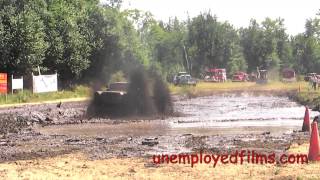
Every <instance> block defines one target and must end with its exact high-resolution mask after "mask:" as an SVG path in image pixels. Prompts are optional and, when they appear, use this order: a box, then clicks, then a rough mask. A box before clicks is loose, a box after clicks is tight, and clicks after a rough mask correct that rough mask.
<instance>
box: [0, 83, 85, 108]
mask: <svg viewBox="0 0 320 180" xmlns="http://www.w3.org/2000/svg"><path fill="white" fill-rule="evenodd" d="M89 95H90V88H88V87H86V86H77V87H75V88H74V89H71V90H63V91H58V92H49V93H38V94H33V93H32V92H31V91H29V90H24V91H23V92H22V91H19V92H18V93H14V94H8V95H7V96H5V95H0V104H16V103H29V102H43V101H52V100H59V99H69V98H82V97H88V96H89Z"/></svg>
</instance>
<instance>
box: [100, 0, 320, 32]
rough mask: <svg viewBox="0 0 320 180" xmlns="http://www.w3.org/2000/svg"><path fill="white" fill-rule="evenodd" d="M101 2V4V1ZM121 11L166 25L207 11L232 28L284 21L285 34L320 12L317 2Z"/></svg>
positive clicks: (208, 3)
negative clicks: (151, 17)
mask: <svg viewBox="0 0 320 180" xmlns="http://www.w3.org/2000/svg"><path fill="white" fill-rule="evenodd" d="M101 1H102V2H103V1H104V0H101ZM123 8H129V9H133V8H136V9H140V10H143V11H150V12H151V13H152V14H154V16H155V18H156V19H161V20H164V21H167V20H168V19H169V17H174V16H177V17H178V18H179V19H186V17H187V13H188V14H189V15H190V17H194V16H196V15H198V14H199V13H200V12H204V11H208V10H210V11H211V13H212V14H215V15H217V16H218V18H219V19H220V20H223V21H229V22H230V23H231V24H233V25H234V26H235V27H246V26H248V24H249V21H250V19H251V18H254V19H257V20H258V21H260V22H261V21H262V20H263V19H264V18H265V17H271V18H278V17H281V18H283V19H285V26H286V28H287V32H288V33H289V34H292V35H295V34H297V33H300V32H303V31H304V24H305V21H306V19H308V18H313V17H315V15H316V13H317V12H318V11H319V9H320V1H319V0H304V1H301V0H291V1H289V0H124V4H123Z"/></svg>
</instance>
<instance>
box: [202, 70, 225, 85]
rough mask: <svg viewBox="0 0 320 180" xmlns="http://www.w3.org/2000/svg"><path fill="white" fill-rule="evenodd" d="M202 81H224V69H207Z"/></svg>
mask: <svg viewBox="0 0 320 180" xmlns="http://www.w3.org/2000/svg"><path fill="white" fill-rule="evenodd" d="M204 81H207V82H225V81H227V73H226V69H209V70H208V71H207V72H206V75H205V78H204Z"/></svg>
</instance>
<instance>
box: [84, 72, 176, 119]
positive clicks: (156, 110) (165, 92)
mask: <svg viewBox="0 0 320 180" xmlns="http://www.w3.org/2000/svg"><path fill="white" fill-rule="evenodd" d="M94 101H95V100H93V102H92V103H91V105H90V106H89V107H88V111H89V110H90V112H92V110H93V109H94V111H95V115H97V116H101V115H103V116H136V115H138V116H154V115H170V114H172V112H173V105H172V101H171V96H170V92H169V89H168V87H167V85H166V83H165V82H163V80H162V79H161V77H160V76H159V75H158V74H156V73H151V72H146V71H145V70H144V69H143V68H141V67H140V68H137V69H135V70H132V71H131V73H130V77H129V86H128V89H127V94H126V97H125V102H124V104H122V105H121V106H119V107H114V106H113V107H111V106H110V105H108V106H104V105H101V104H100V105H99V106H97V105H95V104H96V103H95V102H94ZM106 104H107V102H106ZM111 109H112V110H111Z"/></svg>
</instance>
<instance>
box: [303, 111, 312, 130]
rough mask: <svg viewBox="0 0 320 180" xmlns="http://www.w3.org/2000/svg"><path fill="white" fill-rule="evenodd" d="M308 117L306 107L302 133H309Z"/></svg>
mask: <svg viewBox="0 0 320 180" xmlns="http://www.w3.org/2000/svg"><path fill="white" fill-rule="evenodd" d="M310 129H311V127H310V117H309V108H308V107H307V106H306V111H305V113H304V119H303V125H302V131H303V132H310Z"/></svg>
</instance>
